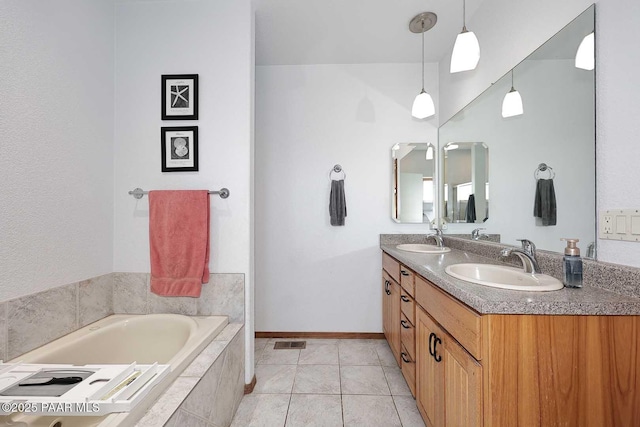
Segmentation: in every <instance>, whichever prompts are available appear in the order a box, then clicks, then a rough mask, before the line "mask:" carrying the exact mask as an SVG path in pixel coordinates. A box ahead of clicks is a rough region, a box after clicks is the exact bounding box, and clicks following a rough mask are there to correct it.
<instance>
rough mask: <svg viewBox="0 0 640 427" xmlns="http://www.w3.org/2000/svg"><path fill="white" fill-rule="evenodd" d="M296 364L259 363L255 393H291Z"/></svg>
mask: <svg viewBox="0 0 640 427" xmlns="http://www.w3.org/2000/svg"><path fill="white" fill-rule="evenodd" d="M296 368H297V367H296V365H257V366H256V386H255V388H254V389H253V392H254V393H291V390H292V389H293V380H294V378H295V376H296Z"/></svg>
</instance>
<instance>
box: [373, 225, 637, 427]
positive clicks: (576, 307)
mask: <svg viewBox="0 0 640 427" xmlns="http://www.w3.org/2000/svg"><path fill="white" fill-rule="evenodd" d="M443 238H444V243H445V244H444V245H443V247H444V248H446V249H443V248H441V247H438V246H436V245H426V244H427V236H425V235H382V236H381V244H380V247H381V249H382V267H383V269H382V286H383V290H382V298H383V329H384V333H385V337H386V338H387V340H388V342H389V346H390V347H391V350H392V352H393V353H394V355H395V357H396V361H397V362H398V364H399V366H400V367H401V370H402V373H403V375H404V377H405V379H406V380H407V383H408V384H409V388H410V389H411V391H412V393H413V394H414V396H415V398H416V401H417V405H418V408H419V410H420V412H421V414H422V417H423V419H424V420H425V423H426V424H427V426H483V425H484V426H514V425H519V426H528V425H532V426H560V425H562V426H594V427H595V426H598V427H600V426H638V425H640V338H639V334H640V298H636V297H633V296H628V295H621V294H618V293H614V292H611V291H609V290H606V289H603V288H600V287H597V286H593V285H592V283H589V278H590V277H589V274H587V276H586V277H585V279H587V280H586V283H585V286H584V287H583V288H581V289H568V288H562V287H560V288H559V289H557V290H553V291H550V290H547V291H541V290H542V289H540V288H539V289H537V290H529V289H528V288H527V287H526V286H525V288H524V289H522V288H521V290H510V289H504V288H505V286H501V285H505V284H506V285H509V284H513V285H514V287H513V289H518V287H519V286H520V285H518V282H519V280H518V278H519V277H521V276H528V277H533V278H535V276H539V275H538V274H536V275H533V274H531V273H525V272H524V270H523V268H521V267H518V264H514V265H507V264H504V263H503V262H502V258H501V257H500V253H501V252H503V251H504V249H505V248H506V247H504V246H502V245H498V244H493V243H484V242H472V241H469V240H465V239H460V238H454V237H447V236H446V235H445V236H443ZM403 245H410V246H403ZM416 245H418V246H416ZM420 249H422V251H420V252H418V250H420ZM507 249H508V248H507ZM540 255H541V266H542V269H543V271H545V270H549V274H551V275H547V277H548V282H550V283H554V281H555V282H558V280H557V279H558V277H560V276H559V273H558V266H559V265H561V264H560V262H561V256H560V255H556V254H551V253H544V254H540ZM509 261H518V260H517V259H516V258H514V257H511V258H509ZM518 262H519V261H518ZM594 264H595V262H594ZM592 271H595V270H594V269H593V268H591V267H589V266H587V268H586V273H590V272H592ZM553 276H556V277H553ZM460 277H462V278H464V280H461V279H460ZM483 280H484V281H485V282H486V283H485V284H479V282H482V281H483ZM473 281H475V282H476V283H472V282H473ZM543 282H544V281H543ZM496 285H497V286H496ZM560 285H562V284H561V283H560ZM529 286H535V284H531V283H530V284H529ZM540 286H542V287H544V286H545V284H544V283H543V284H541V285H540Z"/></svg>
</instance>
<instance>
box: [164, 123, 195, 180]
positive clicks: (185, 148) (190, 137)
mask: <svg viewBox="0 0 640 427" xmlns="http://www.w3.org/2000/svg"><path fill="white" fill-rule="evenodd" d="M161 132H162V172H197V171H198V127H197V126H183V127H163V128H162V130H161Z"/></svg>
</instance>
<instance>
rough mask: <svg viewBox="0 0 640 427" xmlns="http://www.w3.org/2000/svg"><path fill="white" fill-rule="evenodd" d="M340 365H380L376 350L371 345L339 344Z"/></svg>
mask: <svg viewBox="0 0 640 427" xmlns="http://www.w3.org/2000/svg"><path fill="white" fill-rule="evenodd" d="M338 355H339V358H340V365H380V359H379V358H378V352H377V351H376V348H375V347H374V346H372V345H366V344H365V345H362V344H350V345H339V346H338Z"/></svg>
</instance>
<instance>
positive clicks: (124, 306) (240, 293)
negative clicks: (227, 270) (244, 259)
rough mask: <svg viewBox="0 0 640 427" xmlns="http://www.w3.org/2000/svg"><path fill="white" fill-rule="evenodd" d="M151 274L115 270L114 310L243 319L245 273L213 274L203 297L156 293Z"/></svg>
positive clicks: (115, 311)
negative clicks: (151, 287)
mask: <svg viewBox="0 0 640 427" xmlns="http://www.w3.org/2000/svg"><path fill="white" fill-rule="evenodd" d="M149 277H150V275H149V274H148V273H114V285H113V311H114V313H122V314H151V313H176V314H184V315H189V316H195V315H198V316H213V315H219V316H229V322H230V323H244V275H243V274H218V273H216V274H211V276H210V278H209V283H206V284H203V285H202V293H201V295H200V298H190V297H162V296H159V295H156V294H154V293H153V292H151V291H150V289H149Z"/></svg>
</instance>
